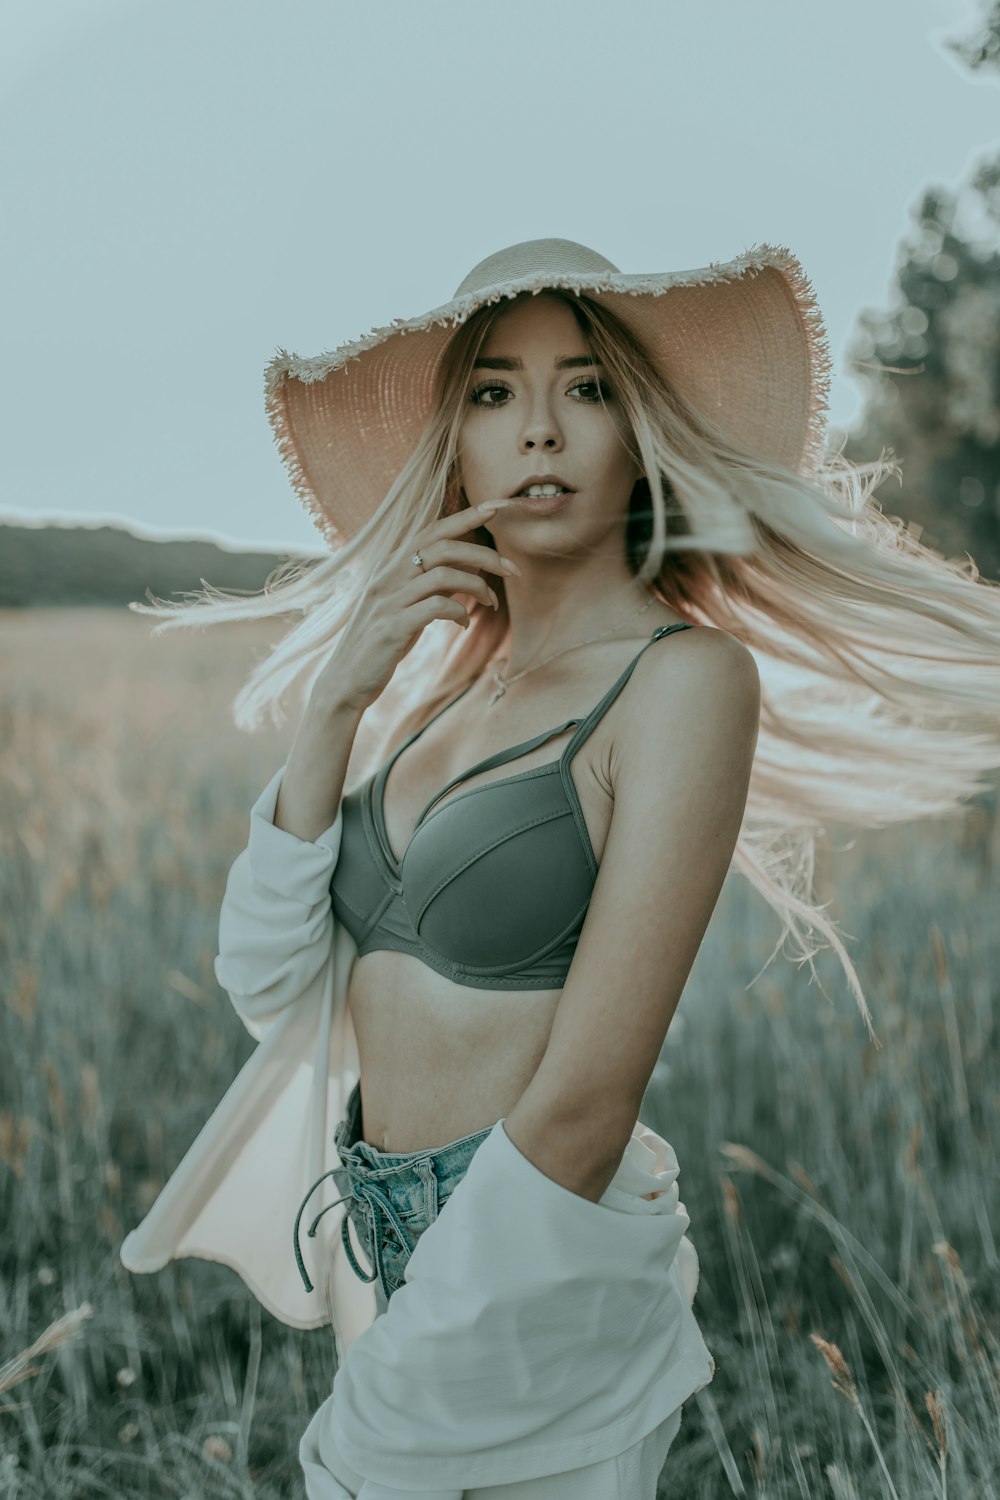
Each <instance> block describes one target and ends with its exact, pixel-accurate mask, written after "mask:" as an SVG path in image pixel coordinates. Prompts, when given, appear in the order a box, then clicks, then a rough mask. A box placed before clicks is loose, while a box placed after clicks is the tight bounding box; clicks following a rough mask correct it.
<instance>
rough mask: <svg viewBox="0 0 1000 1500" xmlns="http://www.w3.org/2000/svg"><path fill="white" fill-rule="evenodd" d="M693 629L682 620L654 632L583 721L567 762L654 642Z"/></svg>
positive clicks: (568, 749) (565, 753)
mask: <svg viewBox="0 0 1000 1500" xmlns="http://www.w3.org/2000/svg"><path fill="white" fill-rule="evenodd" d="M693 628H694V627H693V626H692V625H691V624H690V623H689V622H688V621H687V620H681V621H679V622H678V623H677V624H676V625H661V626H659V628H658V629H656V630H654V631H653V634H652V635H651V636H650V638H649V640H648V641H647V642H646V644H645V645H644V646H643V647H641V648H640V650H638V651H637V652H636V654H635V655H634V656H633V658H632V660H631V661H630V662H629V664H628V666H627V667H626V668H625V670H624V672H623V673H622V674H621V676H620V677H619V678H618V681H617V682H615V683H613V684H612V686H611V687H610V688H609V689H608V691H607V692H606V693H605V694H604V697H603V698H602V699H601V701H600V703H598V704H597V706H596V708H592V709H591V711H590V713H589V714H588V715H587V717H586V718H585V719H584V720H583V723H582V724H581V725H580V727H579V729H578V730H577V731H576V734H574V736H573V738H572V739H571V740H570V742H569V744H568V745H567V746H566V748H565V750H564V751H563V759H564V760H565V761H569V760H571V759H572V757H573V756H574V755H575V754H576V752H577V750H578V749H579V747H580V746H581V745H582V744H583V742H584V740H585V739H586V738H587V736H588V735H589V734H590V732H591V730H593V729H594V727H595V726H596V725H597V724H599V723H600V721H601V719H602V718H603V717H604V715H605V714H606V713H607V711H608V709H609V708H610V707H611V705H612V703H614V701H615V699H616V698H617V697H618V694H619V693H620V692H621V690H622V688H623V687H624V686H625V684H626V682H628V680H629V678H630V677H631V676H632V673H633V672H634V671H635V665H636V662H637V661H638V660H639V658H640V656H641V655H642V653H643V652H644V651H648V650H649V648H650V646H651V645H652V644H653V642H654V641H659V640H662V638H663V637H664V636H667V635H673V633H674V631H675V630H692V629H693ZM571 722H572V721H571Z"/></svg>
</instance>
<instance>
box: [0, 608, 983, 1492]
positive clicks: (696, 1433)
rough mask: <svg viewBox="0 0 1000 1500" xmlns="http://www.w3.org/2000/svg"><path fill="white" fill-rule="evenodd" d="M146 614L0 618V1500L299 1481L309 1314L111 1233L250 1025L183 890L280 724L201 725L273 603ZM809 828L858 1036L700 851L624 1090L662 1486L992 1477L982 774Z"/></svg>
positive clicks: (217, 888) (827, 975) (831, 997)
mask: <svg viewBox="0 0 1000 1500" xmlns="http://www.w3.org/2000/svg"><path fill="white" fill-rule="evenodd" d="M150 628H151V622H149V621H146V620H142V619H140V618H138V617H135V616H132V615H129V614H128V613H126V612H124V611H108V610H39V611H32V612H27V611H26V612H23V613H21V612H18V611H7V612H3V613H0V631H2V639H3V642H4V650H3V653H2V659H0V674H2V691H0V840H2V845H0V888H2V898H0V974H2V985H3V1004H2V1006H0V1090H2V1094H0V1188H2V1198H0V1204H2V1223H3V1237H2V1246H0V1257H2V1259H0V1339H2V1346H0V1364H2V1363H3V1362H4V1361H11V1360H13V1359H14V1358H15V1357H16V1356H17V1355H18V1354H19V1353H21V1352H22V1351H24V1350H26V1349H27V1348H28V1347H29V1346H30V1345H31V1344H32V1343H33V1341H35V1340H36V1339H38V1338H39V1336H40V1335H41V1334H42V1333H43V1331H45V1330H46V1329H48V1328H49V1326H50V1325H51V1324H52V1323H53V1322H54V1321H55V1320H56V1319H59V1318H61V1317H63V1316H64V1315H73V1314H76V1317H75V1319H74V1318H73V1317H71V1318H70V1323H71V1324H73V1323H74V1322H75V1325H76V1332H75V1335H74V1336H73V1337H71V1338H68V1339H66V1340H63V1341H60V1340H59V1338H58V1333H59V1330H57V1331H56V1335H55V1336H53V1335H51V1334H50V1336H49V1337H50V1341H51V1342H52V1347H51V1348H50V1349H45V1348H44V1347H43V1348H42V1349H40V1350H39V1351H38V1352H37V1353H36V1354H35V1355H34V1356H33V1357H32V1358H31V1359H30V1361H24V1362H22V1363H21V1364H20V1365H16V1366H15V1367H13V1368H11V1369H7V1371H6V1373H5V1375H4V1374H3V1373H0V1390H2V1394H0V1495H2V1496H3V1497H4V1500H8V1497H10V1500H29V1497H30V1500H68V1497H71V1496H72V1497H90V1496H111V1497H116V1500H118V1497H133V1496H134V1497H140V1496H141V1497H155V1500H160V1497H185V1500H187V1497H191V1500H201V1497H213V1500H214V1497H219V1500H223V1497H226V1500H229V1497H242V1496H251V1495H253V1496H258V1497H267V1500H278V1497H282V1500H284V1497H291V1496H297V1495H300V1494H301V1493H302V1490H301V1484H300V1470H299V1467H298V1461H297V1457H296V1447H297V1443H298V1438H299V1436H300V1434H301V1432H302V1430H303V1428H304V1427H305V1425H306V1423H307V1421H308V1419H309V1417H310V1415H311V1414H312V1412H313V1411H314V1410H315V1408H316V1407H317V1406H318V1405H319V1403H320V1402H321V1401H322V1400H323V1399H324V1397H325V1396H326V1395H327V1393H328V1391H329V1388H330V1381H331V1379H332V1376H333V1371H334V1363H333V1360H334V1351H333V1341H332V1335H331V1334H330V1333H329V1330H326V1329H324V1330H317V1331H314V1332H312V1333H300V1332H296V1331H294V1330H291V1329H289V1328H286V1327H285V1326H284V1325H282V1324H280V1323H278V1322H276V1321H275V1320H274V1319H272V1318H271V1317H270V1316H269V1315H268V1314H267V1313H265V1312H263V1311H262V1310H261V1309H260V1308H259V1305H258V1304H257V1303H256V1302H255V1301H254V1299H253V1298H252V1297H251V1295H250V1294H249V1293H248V1292H247V1290H246V1289H245V1287H244V1286H243V1283H242V1282H241V1281H240V1280H239V1278H238V1277H237V1276H236V1275H235V1273H233V1272H231V1271H229V1270H227V1269H226V1268H224V1267H220V1266H213V1265H210V1264H207V1263H205V1262H201V1261H194V1260H189V1261H183V1262H179V1263H175V1264H174V1265H172V1266H171V1267H169V1268H168V1269H167V1270H165V1271H163V1272H162V1273H160V1274H158V1275H156V1276H132V1275H130V1274H129V1273H128V1272H126V1271H125V1270H124V1268H123V1267H122V1266H121V1265H120V1263H119V1261H118V1256H117V1251H118V1246H119V1245H120V1243H121V1240H122V1238H123V1237H124V1235H125V1234H126V1233H127V1231H128V1230H129V1229H130V1228H131V1227H133V1226H134V1224H135V1223H136V1222H137V1221H138V1220H139V1218H141V1216H142V1214H143V1213H144V1212H145V1210H146V1209H147V1207H148V1206H149V1204H150V1203H151V1202H152V1200H153V1198H154V1197H155V1195H156V1193H157V1191H158V1189H159V1187H160V1185H161V1184H162V1183H163V1181H164V1180H165V1178H166V1177H167V1176H168V1175H169V1173H170V1171H171V1170H172V1168H173V1167H174V1165H175V1164H176V1162H177V1161H178V1160H179V1158H180V1156H181V1155H182V1154H183V1152H184V1151H185V1150H186V1148H187V1146H188V1145H189V1144H190V1142H191V1140H192V1139H193V1138H194V1136H195V1134H196V1133H197V1131H198V1130H199V1128H200V1127H201V1125H202V1124H203V1123H204V1121H205V1120H206V1119H207V1118H208V1116H209V1115H210V1114H211V1112H212V1110H213V1109H214V1107H215V1105H216V1104H217V1103H218V1101H219V1099H220V1098H221V1097H222V1095H223V1093H224V1092H225V1090H226V1088H227V1087H228V1085H229V1083H230V1081H231V1080H232V1078H233V1076H234V1075H235V1073H236V1072H237V1070H238V1069H239V1068H240V1066H241V1065H242V1064H243V1062H244V1061H245V1060H246V1058H247V1057H248V1056H249V1054H250V1052H251V1050H252V1048H253V1043H252V1041H251V1040H250V1038H249V1037H248V1036H247V1034H246V1033H245V1031H244V1030H243V1027H242V1026H241V1024H240V1022H239V1021H238V1019H237V1017H236V1015H235V1013H234V1012H233V1011H232V1009H231V1007H230V1005H229V1001H228V999H227V997H226V995H225V994H224V993H223V992H222V991H221V990H220V989H219V987H218V985H217V984H216V981H215V978H214V975H213V971H212V960H213V957H214V955H215V952H216V946H215V945H216V938H217V923H218V908H219V902H220V900H221V895H222V888H223V883H224V880H225V875H226V872H227V870H228V868H229V865H230V863H231V861H232V859H233V858H234V857H235V855H236V853H237V852H238V850H239V849H240V848H242V847H243V843H244V841H245V836H246V823H247V815H248V812H249V808H250V805H251V803H252V801H253V800H254V799H255V797H256V796H257V794H258V792H259V791H260V788H261V787H262V786H263V784H264V782H265V781H266V780H267V779H268V778H269V777H270V775H271V774H272V773H273V771H274V770H275V769H276V767H277V766H278V765H280V764H281V762H282V760H283V759H284V757H285V754H286V752H287V748H288V745H289V743H290V740H291V736H292V733H293V732H294V723H289V724H288V725H286V726H285V727H283V728H282V729H281V730H280V731H279V730H268V731H265V732H262V733H260V734H258V735H255V736H247V735H243V734H240V733H238V732H237V731H236V730H235V729H234V728H233V727H232V724H231V719H230V704H231V701H232V698H233V696H234V695H235V693H236V691H237V690H238V688H239V686H240V684H241V683H242V681H243V679H244V677H245V674H246V672H247V671H248V670H249V668H250V666H251V664H252V662H253V660H254V659H255V658H256V657H257V656H259V655H260V654H262V653H264V652H265V650H266V648H267V644H268V641H269V640H270V639H271V638H272V637H273V636H274V635H275V634H276V633H277V631H278V629H279V627H276V626H271V627H260V626H256V625H254V626H238V627H237V626H226V627H220V628H215V629H212V630H210V631H205V632H185V633H179V634H177V635H169V636H166V637H162V638H160V639H159V640H155V641H154V640H152V639H151V638H150ZM290 712H291V709H290ZM830 835H831V843H832V844H833V845H835V846H836V852H833V853H827V854H826V855H825V856H824V858H823V860H822V863H821V877H820V887H819V894H820V896H821V897H822V898H824V899H825V898H828V897H829V898H833V905H832V907H831V908H830V910H831V912H832V914H833V916H834V917H835V918H836V920H837V921H838V922H839V923H840V924H841V926H842V929H843V930H844V932H845V933H846V934H850V941H849V949H850V952H851V955H852V957H853V959H854V961H855V963H856V964H857V966H858V969H859V972H860V974H861V978H862V982H863V984H864V986H865V990H866V993H867V995H868V998H869V1003H870V1005H871V1007H872V1010H873V1012H874V1015H875V1025H876V1029H877V1030H878V1032H879V1034H880V1036H881V1037H882V1039H883V1041H884V1043H885V1045H884V1048H883V1049H882V1050H881V1051H877V1050H876V1049H874V1048H873V1047H872V1046H871V1044H870V1043H869V1041H868V1038H867V1035H866V1032H865V1028H864V1025H863V1023H862V1021H861V1019H860V1016H859V1015H858V1012H857V1009H856V1006H855V1002H854V1000H853V998H852V997H851V995H850V993H849V992H848V990H847V988H846V984H845V983H844V981H843V979H842V977H841V971H840V969H839V965H838V964H837V963H836V961H835V960H834V959H833V957H832V955H830V954H828V953H825V954H822V955H821V956H820V958H819V959H818V960H817V968H818V972H819V976H820V979H821V981H822V986H823V989H825V990H826V995H824V994H823V992H822V990H821V988H820V987H819V986H818V985H817V984H815V983H812V982H811V980H810V975H809V972H808V969H807V968H802V969H799V968H797V967H796V966H795V965H794V964H792V963H789V962H788V961H787V960H786V959H784V958H780V957H779V958H778V959H776V960H775V962H774V963H773V964H772V965H771V967H770V968H769V969H768V970H767V971H766V973H765V974H764V975H763V976H762V977H761V978H760V979H759V980H758V981H757V983H756V984H755V985H754V986H753V988H751V989H749V990H748V989H747V985H748V984H749V983H750V981H751V980H752V979H753V977H754V976H755V975H756V974H757V973H758V971H759V970H760V968H761V966H762V965H763V963H764V961H765V960H766V958H767V956H768V954H769V952H770V950H771V948H772V946H773V944H774V942H775V940H776V937H777V931H778V928H777V923H776V919H775V918H774V916H773V914H772V913H771V912H770V909H769V908H768V907H767V906H766V905H765V904H764V903H763V901H762V900H761V899H760V898H759V897H758V896H757V895H756V893H755V892H753V891H752V890H751V889H750V888H749V887H748V886H747V885H746V884H745V882H743V881H742V880H741V879H736V878H734V877H732V876H731V877H730V879H729V880H728V881H727V884H726V887H725V889H724V891H723V896H722V900H721V903H720V906H719V909H718V911H717V912H716V915H715V918H714V920H713V923H712V926H711V928H710V931H709V934H708V936H707V938H706V940H705V943H704V944H703V946H702V950H701V952H700V953H699V956H698V959H697V962H696V965H695V969H694V972H693V974H692V976H691V979H690V981H689V984H688V987H687V990H686V991H685V995H684V999H683V1002H682V1005H681V1010H680V1012H679V1015H678V1018H677V1021H676V1022H675V1024H674V1026H673V1027H672V1029H671V1034H670V1036H669V1038H668V1040H667V1045H666V1048H665V1051H664V1058H663V1062H662V1063H661V1065H660V1067H659V1068H658V1069H657V1073H656V1075H655V1076H654V1079H653V1082H652V1084H651V1086H650V1090H649V1093H648V1095H647V1101H646V1108H645V1109H644V1111H643V1118H644V1119H646V1120H647V1122H648V1123H649V1124H650V1125H651V1126H653V1128H654V1129H657V1130H659V1131H660V1132H661V1133H662V1134H664V1135H665V1136H667V1138H668V1139H669V1140H670V1141H671V1142H672V1143H673V1145H674V1146H675V1147H676V1149H677V1153H678V1156H679V1159H680V1162H681V1197H682V1199H683V1201H684V1203H685V1205H686V1207H687V1210H688V1213H689V1214H690V1216H691V1232H690V1238H691V1239H692V1241H693V1242H694V1244H695V1245H696V1247H697V1249H698V1252H699V1255H700V1258H701V1266H702V1275H701V1285H700V1288H699V1292H698V1300H697V1303H696V1311H697V1312H698V1315H699V1319H700V1322H701V1325H702V1328H703V1331H704V1333H705V1337H706V1340H707V1342H708V1345H709V1347H710V1348H711V1350H712V1352H713V1354H714V1355H715V1358H716V1362H717V1366H718V1368H717V1374H716V1377H715V1380H714V1381H713V1383H712V1384H711V1385H710V1386H709V1387H708V1389H707V1390H706V1391H704V1392H702V1393H701V1394H700V1395H699V1396H698V1397H696V1398H694V1399H693V1400H692V1401H691V1402H690V1403H689V1405H688V1406H687V1407H686V1409H685V1414H684V1421H683V1425H682V1428H681V1432H680V1434H679V1436H678V1438H677V1440H676V1442H675V1444H674V1447H673V1449H672V1451H671V1454H670V1457H669V1459H668V1463H667V1467H666V1469H665V1471H664V1476H663V1480H662V1494H663V1496H664V1497H670V1500H715V1497H724V1496H729V1495H738V1496H743V1495H746V1496H751V1495H753V1496H767V1497H774V1500H779V1497H781V1500H783V1497H786V1496H805V1495H808V1496H809V1497H811V1500H815V1497H819V1496H830V1497H833V1500H868V1497H872V1496H883V1495H886V1496H893V1495H896V1496H899V1497H901V1500H902V1497H920V1500H923V1497H927V1496H942V1497H943V1496H948V1497H951V1500H958V1497H970V1500H971V1497H975V1500H988V1497H992V1496H998V1495H1000V1479H998V1477H997V1476H998V1474H1000V1380H998V1377H1000V1359H998V1339H997V1330H998V1327H1000V1291H998V1288H1000V1279H998V1275H997V1269H998V1258H997V1246H996V1242H995V1238H994V1235H995V1232H996V1226H997V1225H998V1224H1000V1216H998V1204H1000V1184H998V1167H997V1162H998V1159H1000V1128H998V1127H1000V1041H998V1033H997V1025H996V1021H995V991H996V975H997V973H998V941H997V935H998V931H1000V924H998V922H997V915H996V909H997V899H996V898H997V881H996V874H995V862H996V861H997V856H998V852H1000V840H998V838H997V834H996V826H995V822H994V819H993V817H992V799H989V798H984V799H983V802H982V805H981V806H977V808H976V809H974V816H973V817H971V818H970V819H969V821H968V823H967V824H961V823H959V822H957V821H956V822H954V823H952V824H950V825H943V824H942V825H928V826H926V827H924V828H921V829H919V830H917V829H900V830H891V831H887V832H882V833H870V832H869V833H860V834H857V835H851V834H849V833H847V832H845V831H844V830H838V829H832V830H830ZM662 899H663V900H664V901H667V900H669V899H670V883H669V880H667V879H665V881H664V887H663V892H662ZM18 1376H20V1378H18ZM4 1387H6V1388H5V1389H4Z"/></svg>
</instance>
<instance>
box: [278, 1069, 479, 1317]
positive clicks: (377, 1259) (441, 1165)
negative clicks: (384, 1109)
mask: <svg viewBox="0 0 1000 1500" xmlns="http://www.w3.org/2000/svg"><path fill="white" fill-rule="evenodd" d="M492 1128H493V1127H492V1126H487V1127H486V1128H485V1129H484V1130H477V1131H476V1132H475V1133H474V1134H473V1135H464V1136H461V1137H460V1138H459V1139H458V1140H456V1141H450V1142H449V1143H448V1144H447V1145H445V1146H438V1147H436V1148H435V1149H433V1150H430V1151H406V1152H382V1151H379V1150H378V1149H377V1148H376V1147H375V1146H372V1145H369V1143H368V1142H367V1141H365V1140H363V1139H362V1129H361V1085H360V1082H359V1083H356V1084H355V1085H354V1088H353V1089H352V1090H351V1094H350V1097H349V1099H348V1101H347V1112H346V1114H345V1116H344V1118H343V1120H341V1122H340V1124H339V1125H338V1126H337V1128H336V1131H335V1133H334V1142H335V1144H336V1147H337V1154H338V1156H339V1157H340V1160H341V1162H342V1165H341V1166H339V1167H334V1168H332V1169H331V1170H330V1171H329V1172H324V1173H323V1175H322V1176H321V1177H318V1178H317V1179H316V1181H315V1182H314V1183H313V1185H312V1187H311V1188H310V1189H309V1191H308V1193H307V1194H306V1196H305V1198H304V1199H303V1200H302V1203H301V1204H300V1206H299V1211H298V1213H297V1214H296V1216H295V1229H294V1234H293V1239H294V1243H295V1260H296V1264H297V1265H298V1268H299V1275H300V1276H301V1277H302V1280H303V1283H304V1284H305V1288H306V1291H307V1292H311V1291H312V1289H313V1287H312V1282H311V1281H310V1279H309V1275H308V1273H307V1271H306V1268H305V1265H304V1263H303V1259H302V1250H301V1247H300V1244H299V1225H300V1222H301V1219H302V1214H303V1212H304V1210H305V1207H306V1204H307V1203H308V1201H309V1199H310V1198H311V1197H312V1195H313V1193H314V1192H315V1191H316V1189H317V1188H318V1187H319V1185H320V1183H321V1182H324V1181H325V1180H326V1178H327V1177H333V1178H334V1179H335V1180H336V1183H337V1186H338V1187H339V1188H341V1189H342V1194H343V1195H342V1196H341V1197H340V1198H337V1199H336V1200H335V1201H334V1202H333V1203H328V1204H327V1205H326V1207H325V1208H323V1209H321V1210H320V1212H319V1213H318V1214H317V1216H316V1218H315V1219H314V1221H313V1223H312V1225H311V1226H310V1228H309V1229H308V1231H307V1234H308V1236H309V1237H310V1238H313V1237H314V1236H315V1234H316V1226H317V1225H318V1223H319V1221H320V1219H321V1218H322V1217H323V1214H325V1213H327V1212H328V1211H329V1210H330V1209H331V1208H336V1207H337V1205H338V1204H341V1203H346V1204H347V1205H348V1207H347V1211H346V1213H345V1214H344V1219H343V1223H342V1224H341V1227H340V1233H341V1238H342V1239H343V1242H344V1249H345V1250H346V1252H347V1259H348V1262H349V1263H350V1266H351V1269H352V1270H353V1272H354V1274H355V1275H356V1276H357V1277H358V1278H359V1279H360V1280H361V1281H365V1282H372V1281H375V1280H376V1278H378V1282H379V1288H380V1289H381V1292H382V1295H383V1297H384V1298H385V1303H386V1305H387V1304H388V1301H389V1298H390V1297H391V1296H392V1294H393V1292H395V1291H397V1290H398V1288H399V1287H400V1286H401V1285H402V1282H403V1273H404V1271H405V1269H406V1262H407V1261H408V1260H409V1258H410V1256H411V1255H412V1254H413V1251H414V1249H415V1248H416V1243H417V1240H418V1239H419V1238H420V1236H421V1235H422V1234H423V1232H424V1230H425V1229H427V1228H428V1227H429V1226H430V1225H431V1224H432V1223H433V1222H434V1220H435V1219H436V1218H437V1216H438V1214H439V1213H440V1212H441V1210H442V1208H443V1207H444V1205H445V1203H446V1202H447V1201H448V1199H449V1198H450V1197H451V1194H452V1193H453V1192H454V1190H455V1188H456V1187H457V1186H458V1184H459V1183H460V1182H461V1180H462V1178H463V1177H464V1176H465V1173H466V1172H467V1171H468V1168H469V1163H470V1162H471V1160H472V1158H473V1156H474V1155H475V1153H476V1151H477V1149H478V1147H479V1146H481V1145H482V1143H483V1141H484V1140H485V1139H486V1137H487V1136H488V1135H489V1133H490V1131H491V1130H492ZM351 1222H353V1224H354V1228H355V1231H356V1233H357V1236H358V1239H359V1241H360V1244H361V1247H362V1249H363V1251H364V1255H365V1259H366V1260H367V1261H368V1262H369V1263H370V1264H371V1266H372V1267H373V1269H372V1271H371V1273H370V1274H369V1273H368V1272H366V1271H365V1270H363V1269H362V1267H361V1266H360V1265H359V1264H358V1261H357V1257H356V1256H355V1254H354V1247H353V1246H352V1244H351V1237H350V1227H349V1226H350V1223H351Z"/></svg>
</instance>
